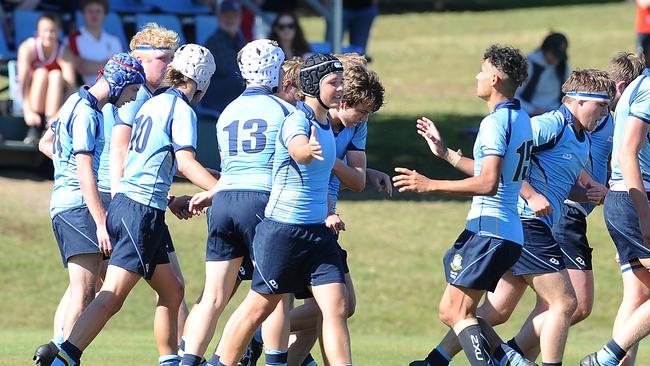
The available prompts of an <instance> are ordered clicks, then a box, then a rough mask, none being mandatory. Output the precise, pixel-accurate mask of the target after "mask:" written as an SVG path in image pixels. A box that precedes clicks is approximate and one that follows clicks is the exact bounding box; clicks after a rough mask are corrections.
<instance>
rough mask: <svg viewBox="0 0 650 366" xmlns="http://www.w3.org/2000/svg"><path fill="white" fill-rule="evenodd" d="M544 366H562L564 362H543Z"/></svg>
mask: <svg viewBox="0 0 650 366" xmlns="http://www.w3.org/2000/svg"><path fill="white" fill-rule="evenodd" d="M542 366H562V362H542Z"/></svg>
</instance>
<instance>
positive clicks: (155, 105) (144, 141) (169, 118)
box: [119, 89, 197, 210]
mask: <svg viewBox="0 0 650 366" xmlns="http://www.w3.org/2000/svg"><path fill="white" fill-rule="evenodd" d="M196 128H197V127H196V113H194V110H192V108H191V107H190V104H189V100H188V99H187V97H186V96H185V95H184V94H183V93H181V92H180V91H178V90H177V89H169V90H167V91H166V92H164V93H162V94H160V95H158V96H155V97H153V98H151V99H149V100H148V101H147V102H145V103H144V104H143V105H142V107H141V108H140V110H139V111H138V114H137V116H136V118H135V123H134V125H133V131H132V132H131V143H130V144H129V152H128V154H127V157H126V166H125V168H124V177H122V180H121V181H120V188H119V192H122V193H124V194H125V195H126V196H127V197H129V198H130V199H132V200H134V201H136V202H140V203H142V204H143V205H146V206H150V207H153V208H157V209H159V210H165V209H166V208H167V194H168V193H169V188H170V186H171V184H172V179H173V178H174V174H176V169H177V166H176V157H175V155H174V153H175V152H176V151H178V150H182V149H190V150H196Z"/></svg>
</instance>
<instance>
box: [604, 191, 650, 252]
mask: <svg viewBox="0 0 650 366" xmlns="http://www.w3.org/2000/svg"><path fill="white" fill-rule="evenodd" d="M649 199H650V198H649ZM604 209H605V224H606V225H607V230H608V231H609V235H610V236H611V237H612V240H613V241H614V245H616V251H617V252H618V258H619V261H620V262H621V264H624V263H628V262H632V261H634V260H636V259H639V258H650V249H648V248H647V247H646V246H645V245H644V244H643V235H642V234H641V229H640V228H639V215H638V213H637V212H636V208H635V207H634V204H633V203H632V200H630V195H629V194H628V193H627V192H618V191H609V192H607V196H605V207H604Z"/></svg>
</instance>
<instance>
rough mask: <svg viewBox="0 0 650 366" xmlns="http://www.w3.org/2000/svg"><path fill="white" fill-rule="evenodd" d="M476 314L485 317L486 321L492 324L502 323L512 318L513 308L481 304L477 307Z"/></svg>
mask: <svg viewBox="0 0 650 366" xmlns="http://www.w3.org/2000/svg"><path fill="white" fill-rule="evenodd" d="M476 315H477V316H479V317H481V318H483V319H485V321H486V322H488V323H489V324H491V325H501V324H504V323H505V322H507V321H508V319H510V315H512V309H510V308H503V309H495V308H493V307H484V306H481V307H479V308H478V309H477V311H476Z"/></svg>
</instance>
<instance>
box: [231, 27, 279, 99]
mask: <svg viewBox="0 0 650 366" xmlns="http://www.w3.org/2000/svg"><path fill="white" fill-rule="evenodd" d="M240 52H241V54H240V57H239V70H240V71H241V76H242V77H243V78H244V79H245V80H246V81H247V82H249V83H251V84H257V85H264V86H268V87H269V88H271V89H273V88H276V87H277V86H278V84H279V83H280V69H281V68H282V63H283V62H284V51H282V48H280V46H278V44H277V43H276V42H275V41H271V40H268V39H258V40H255V41H252V42H249V43H248V44H246V46H244V48H242V50H241V51H240Z"/></svg>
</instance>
